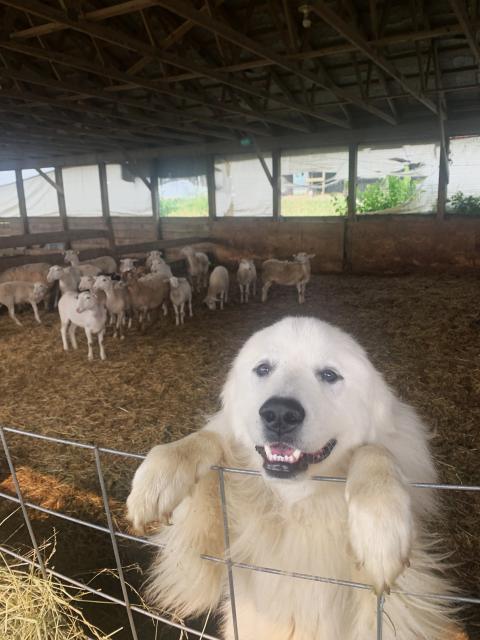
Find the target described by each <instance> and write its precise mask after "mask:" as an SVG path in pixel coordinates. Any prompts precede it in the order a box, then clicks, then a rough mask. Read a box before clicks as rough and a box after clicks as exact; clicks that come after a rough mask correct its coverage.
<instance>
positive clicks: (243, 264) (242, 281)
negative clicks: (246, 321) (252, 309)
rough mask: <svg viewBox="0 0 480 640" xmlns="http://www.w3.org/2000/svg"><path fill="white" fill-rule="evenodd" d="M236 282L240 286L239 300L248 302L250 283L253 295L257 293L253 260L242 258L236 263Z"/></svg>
mask: <svg viewBox="0 0 480 640" xmlns="http://www.w3.org/2000/svg"><path fill="white" fill-rule="evenodd" d="M237 282H238V286H239V287H240V302H248V297H249V295H250V285H252V289H253V295H254V296H256V295H257V270H256V269H255V263H254V262H253V260H247V259H246V258H242V260H240V263H239V265H238V271H237Z"/></svg>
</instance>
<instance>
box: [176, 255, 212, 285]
mask: <svg viewBox="0 0 480 640" xmlns="http://www.w3.org/2000/svg"><path fill="white" fill-rule="evenodd" d="M180 254H181V255H182V256H184V257H185V258H186V260H187V264H188V274H189V276H190V278H191V280H192V285H196V286H195V288H196V290H197V291H200V290H201V289H204V288H205V287H206V286H207V282H208V268H209V267H210V260H209V259H208V256H207V254H206V253H202V252H201V251H195V250H194V249H193V247H183V249H181V250H180Z"/></svg>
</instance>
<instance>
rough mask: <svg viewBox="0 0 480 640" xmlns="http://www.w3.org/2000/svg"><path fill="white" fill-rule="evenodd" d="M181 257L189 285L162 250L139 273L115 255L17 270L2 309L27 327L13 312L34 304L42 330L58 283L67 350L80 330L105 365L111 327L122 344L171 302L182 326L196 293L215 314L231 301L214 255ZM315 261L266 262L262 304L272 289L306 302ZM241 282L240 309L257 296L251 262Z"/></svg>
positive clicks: (1, 282)
mask: <svg viewBox="0 0 480 640" xmlns="http://www.w3.org/2000/svg"><path fill="white" fill-rule="evenodd" d="M180 253H181V255H182V256H183V257H184V258H185V259H186V261H187V266H188V278H180V277H176V276H174V275H173V273H172V270H171V268H170V266H169V265H168V264H167V263H166V262H165V260H164V259H163V258H162V254H161V252H160V251H151V252H150V253H149V254H148V256H147V259H146V261H145V265H144V266H139V265H138V261H137V260H134V259H132V258H123V259H121V260H120V264H119V266H118V267H117V263H116V261H115V260H114V258H112V257H110V256H102V257H100V258H94V259H92V260H89V261H88V262H80V260H79V257H78V253H77V252H76V251H73V250H71V249H69V250H67V251H65V252H64V256H65V262H66V263H67V264H68V265H69V266H60V265H54V266H51V265H49V264H48V263H43V262H39V263H33V264H26V265H23V266H20V267H12V268H10V269H7V270H6V271H4V272H3V273H1V274H0V305H1V304H3V305H5V306H6V307H7V309H8V313H9V315H10V317H11V318H12V320H13V321H14V322H16V323H17V324H18V325H21V322H20V321H19V320H18V318H17V317H16V315H15V305H17V304H25V303H28V304H30V305H31V307H32V309H33V313H34V315H35V319H36V321H37V322H39V323H40V322H41V320H40V316H39V314H38V306H37V305H38V304H39V303H40V302H42V301H44V302H45V304H47V299H48V297H49V296H50V294H51V292H52V288H53V286H54V284H55V283H56V282H58V289H57V297H56V300H55V306H57V308H58V313H59V316H60V333H61V336H62V343H63V348H64V350H65V351H68V349H69V342H70V344H71V346H72V347H73V348H74V349H76V348H77V341H76V337H75V331H76V329H77V327H81V328H83V329H84V331H85V335H86V337H87V342H88V359H89V360H92V359H93V336H94V335H96V336H97V337H98V346H99V351H100V358H101V359H102V360H105V358H106V356H105V349H104V346H103V340H104V336H105V332H106V328H107V324H108V323H110V325H112V327H113V336H114V337H117V336H120V339H123V338H124V329H125V326H128V328H130V327H131V325H132V322H133V320H134V319H135V320H136V321H137V322H138V324H139V326H140V328H141V329H142V330H143V329H144V326H145V322H146V321H149V320H150V314H151V313H152V312H157V311H158V310H159V309H160V308H162V309H163V313H164V315H166V314H167V312H168V307H167V302H168V300H170V302H171V304H172V307H173V310H174V313H175V323H176V324H177V325H180V324H183V323H184V318H185V309H186V308H187V310H188V313H189V315H190V317H192V316H193V310H192V296H193V289H195V290H196V291H198V292H200V291H202V290H203V289H207V294H206V297H205V298H204V300H203V302H204V303H205V304H206V305H207V306H208V308H209V309H211V310H215V309H216V307H217V303H218V304H219V306H220V309H223V306H224V304H225V303H226V302H228V293H229V288H230V279H229V273H228V270H227V269H226V268H225V267H224V266H217V267H215V268H214V269H213V270H212V271H211V272H210V261H209V259H208V256H207V255H206V254H205V253H202V252H200V251H195V250H194V249H193V248H192V247H184V248H183V249H182V250H181V252H180ZM313 257H314V256H313V255H310V254H307V253H303V252H301V253H298V254H296V255H294V256H293V258H294V260H293V261H287V260H276V259H269V260H266V261H265V262H263V264H262V281H263V287H262V302H265V301H266V300H267V296H268V291H269V289H270V287H271V286H272V284H274V283H277V284H282V285H290V286H295V287H296V288H297V291H298V301H299V303H303V302H305V288H306V285H307V283H308V281H309V280H310V260H311V259H312V258H313ZM209 272H210V274H209ZM236 278H237V283H238V286H239V289H240V302H241V303H244V302H245V303H246V302H248V300H249V297H250V289H252V293H253V295H254V296H255V295H256V283H257V272H256V268H255V264H254V262H253V260H250V259H246V258H245V259H241V260H240V261H239V266H238V270H237V273H236ZM58 296H59V297H58Z"/></svg>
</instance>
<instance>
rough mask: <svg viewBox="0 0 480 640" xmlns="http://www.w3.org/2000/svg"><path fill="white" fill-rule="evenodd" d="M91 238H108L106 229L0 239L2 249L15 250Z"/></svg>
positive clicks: (51, 232) (30, 234)
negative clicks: (16, 248) (35, 245)
mask: <svg viewBox="0 0 480 640" xmlns="http://www.w3.org/2000/svg"><path fill="white" fill-rule="evenodd" d="M91 238H108V232H107V231H106V230H105V229H78V230H76V231H73V230H69V231H49V232H48V233H24V234H23V235H20V236H5V237H0V249H14V248H15V247H27V246H31V245H34V244H40V245H43V244H52V243H56V242H66V241H67V240H90V239H91Z"/></svg>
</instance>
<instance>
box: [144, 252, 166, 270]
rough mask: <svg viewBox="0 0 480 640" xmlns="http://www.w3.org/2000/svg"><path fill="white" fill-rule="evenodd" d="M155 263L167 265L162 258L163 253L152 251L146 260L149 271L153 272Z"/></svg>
mask: <svg viewBox="0 0 480 640" xmlns="http://www.w3.org/2000/svg"><path fill="white" fill-rule="evenodd" d="M155 262H163V263H164V264H165V260H164V259H163V258H162V252H161V251H150V252H149V254H148V255H147V259H146V260H145V266H146V267H147V269H148V270H150V271H151V270H152V264H153V263H155Z"/></svg>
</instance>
